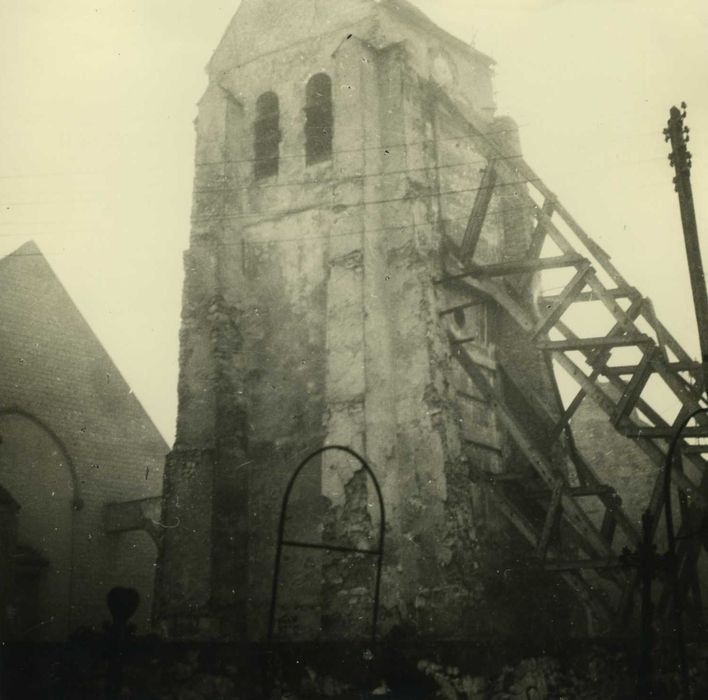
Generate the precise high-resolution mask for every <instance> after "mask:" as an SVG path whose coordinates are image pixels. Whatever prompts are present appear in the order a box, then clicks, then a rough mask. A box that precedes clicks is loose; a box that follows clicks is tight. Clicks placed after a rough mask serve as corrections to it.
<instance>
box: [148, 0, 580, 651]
mask: <svg viewBox="0 0 708 700" xmlns="http://www.w3.org/2000/svg"><path fill="white" fill-rule="evenodd" d="M492 66H493V61H492V60H491V59H490V58H489V57H487V56H485V55H483V54H482V53H480V52H479V51H477V50H475V49H474V48H472V47H471V46H469V45H467V44H465V43H464V42H462V41H460V40H458V39H456V38H454V37H453V36H451V35H449V34H447V33H446V32H444V31H442V30H441V29H440V28H438V27H437V26H436V25H434V24H433V23H432V22H431V21H430V20H428V19H427V18H426V17H425V16H424V15H422V14H421V13H420V12H419V11H418V10H417V9H415V8H414V7H413V6H412V5H411V4H410V3H408V2H406V0H327V1H324V0H287V1H286V0H242V2H241V5H240V8H239V10H238V12H237V13H236V16H235V17H234V19H233V21H232V23H231V25H230V26H229V28H228V29H227V31H226V33H225V35H224V37H223V39H222V41H221V43H220V45H219V47H218V48H217V50H216V52H215V54H214V56H213V58H212V60H211V62H210V63H209V66H208V74H209V85H208V88H207V90H206V92H205V94H204V96H203V98H202V100H201V102H200V103H199V116H198V119H197V122H196V129H197V146H196V161H195V179H194V203H193V214H192V231H191V239H190V246H189V250H188V251H187V252H186V254H185V259H184V260H185V283H184V294H183V309H182V330H181V334H180V342H181V356H180V367H181V371H180V378H179V417H178V425H177V439H176V442H175V445H174V449H173V451H172V453H171V454H170V456H169V458H168V463H167V466H166V471H165V488H164V513H163V521H164V523H165V525H166V528H165V535H164V540H163V543H162V548H161V553H160V561H159V567H158V589H157V595H156V597H157V608H158V609H157V622H158V623H159V627H160V629H162V630H163V631H165V633H167V634H168V635H170V636H172V637H185V636H190V637H204V638H219V639H248V640H262V639H263V638H264V636H265V634H266V628H267V619H268V606H269V603H270V594H271V581H272V575H273V563H274V556H275V543H276V534H277V532H276V531H277V523H278V516H279V512H280V506H281V502H282V498H283V493H284V491H285V487H286V484H287V482H288V479H289V478H290V476H291V475H292V473H293V471H294V470H295V468H296V466H297V465H298V463H299V462H300V461H301V460H302V459H303V458H304V457H305V456H307V455H308V454H310V453H312V452H314V451H315V450H316V449H318V448H319V447H321V446H323V445H333V444H339V445H346V446H348V447H351V448H352V449H354V450H356V451H357V452H358V453H360V454H361V455H363V456H364V457H365V458H366V460H367V462H368V463H369V464H370V465H371V467H372V469H373V471H374V473H375V474H376V476H377V478H378V480H379V482H380V484H381V489H382V492H383V497H384V503H385V510H386V532H385V554H384V560H383V576H382V582H381V610H380V615H379V618H380V625H381V631H382V632H386V631H387V630H391V629H393V628H398V629H399V630H403V631H404V633H406V634H410V635H413V636H422V637H435V638H460V637H466V638H469V637H477V638H484V637H489V636H490V635H497V634H498V635H507V634H508V635H511V634H513V633H514V631H515V630H516V629H518V628H519V627H525V628H527V629H536V630H539V629H540V627H535V626H534V625H535V622H534V620H535V618H533V616H534V615H536V616H537V618H538V620H546V621H549V622H552V623H553V624H555V625H556V628H555V631H556V633H558V630H559V627H558V625H560V626H562V622H559V620H563V619H564V615H566V606H567V600H566V598H567V591H566V589H565V588H564V587H563V584H562V583H560V584H558V583H556V579H555V578H553V579H550V578H548V577H547V576H546V575H545V574H543V573H542V572H536V573H534V572H533V571H527V572H526V573H525V574H524V576H525V577H526V578H524V580H523V582H521V583H520V582H519V580H517V579H515V578H514V577H515V576H517V574H516V573H514V572H513V571H511V570H510V569H509V568H508V562H509V561H510V560H511V559H514V558H516V559H517V560H518V557H519V556H520V555H519V554H518V551H517V550H520V545H518V543H517V539H515V536H514V535H512V534H510V532H509V527H508V525H507V524H506V522H505V521H503V519H502V518H501V516H499V515H497V514H496V511H495V509H494V508H493V507H492V505H491V504H490V503H488V501H487V499H486V497H485V494H484V490H483V489H482V488H481V486H480V482H479V475H480V474H486V473H499V472H502V471H504V470H505V469H506V468H507V467H508V465H509V464H510V463H512V462H513V461H514V458H515V451H514V450H515V448H514V447H513V446H512V445H511V444H510V442H509V441H508V440H507V438H506V437H505V434H504V431H503V430H502V429H501V427H500V426H499V425H498V423H497V418H496V417H495V414H494V410H493V407H492V406H491V405H490V403H489V402H488V400H487V399H486V398H485V396H484V395H483V393H482V392H480V390H479V387H477V386H475V385H474V382H472V381H471V380H470V378H469V377H468V376H467V375H466V374H465V373H464V372H462V371H461V369H460V367H459V366H458V365H457V364H456V363H454V362H453V361H452V359H451V351H450V337H454V338H456V340H455V342H459V343H465V345H466V348H467V351H468V352H469V353H470V356H471V357H473V358H474V361H475V364H476V366H477V368H478V369H479V371H480V372H482V373H483V375H484V376H485V377H486V378H487V379H488V381H489V382H490V383H491V384H494V383H496V382H500V381H501V380H500V379H499V378H498V377H497V359H498V355H499V354H500V353H504V354H505V357H506V358H507V361H508V363H509V364H512V365H514V366H515V367H516V368H517V369H518V370H519V371H521V372H524V373H525V374H526V376H527V377H528V381H529V382H530V384H531V385H532V386H534V388H535V389H536V391H537V393H538V395H539V396H543V395H544V394H545V395H549V392H551V391H552V384H551V381H550V375H549V373H548V367H547V365H545V364H544V363H543V361H542V360H541V358H540V356H539V355H538V353H536V351H534V350H533V349H532V348H531V346H530V345H528V346H527V345H524V343H523V341H521V340H519V339H518V338H517V337H516V335H515V331H514V330H513V329H512V328H511V326H509V325H508V323H507V322H506V321H505V319H504V318H503V317H502V315H500V314H497V313H495V311H494V309H493V307H492V306H490V305H489V303H488V302H487V301H486V300H485V298H484V297H483V296H481V295H480V296H479V297H478V298H477V300H476V301H475V302H474V303H469V302H465V303H462V301H461V300H460V299H459V298H456V295H455V290H454V285H453V286H452V287H446V288H443V287H441V286H440V285H438V284H436V282H437V281H438V280H439V278H440V277H441V276H442V275H443V274H444V256H445V249H446V245H449V244H450V242H451V243H452V244H453V245H457V246H471V245H474V249H475V253H474V260H475V262H476V263H478V264H494V263H502V262H504V261H506V260H510V259H518V258H519V256H520V254H521V252H522V251H524V250H526V249H527V248H528V245H529V239H530V236H531V229H532V226H531V223H530V218H529V217H528V216H527V212H526V211H525V207H524V206H522V205H520V204H519V201H520V200H519V197H518V189H519V188H520V187H523V185H521V184H519V183H518V182H516V183H515V182H504V181H500V180H497V181H496V182H490V180H491V179H493V177H494V175H493V173H492V172H491V171H490V169H489V157H490V156H489V150H488V148H487V146H486V145H485V144H486V143H487V142H488V140H489V139H492V140H493V141H494V142H495V143H499V144H503V145H504V147H505V148H506V149H507V150H509V151H511V152H516V153H518V149H519V144H518V138H517V134H516V132H515V128H514V125H513V123H512V122H511V121H510V120H508V119H500V118H496V117H495V107H494V98H493V90H492ZM470 124H473V125H474V129H471V128H470ZM493 185H494V189H493V193H492V186H493ZM485 200H486V201H485ZM475 202H477V203H478V204H479V206H481V207H482V208H483V209H484V211H485V214H486V216H485V217H483V218H484V225H483V226H482V225H481V222H480V226H477V224H476V223H475V220H474V218H470V217H469V212H470V211H471V210H472V208H473V205H474V204H475ZM525 289H526V290H527V293H526V296H525V297H524V298H523V299H521V301H520V302H519V303H524V304H527V305H528V306H532V305H533V280H531V281H530V282H529V283H528V284H527V285H526V287H525ZM450 334H453V335H452V336H451V335H450ZM289 515H290V518H289V520H288V523H287V527H288V528H289V529H288V536H289V537H298V538H300V539H306V540H308V541H317V542H331V543H333V544H340V545H346V546H353V547H371V546H374V545H375V544H376V541H375V535H376V528H377V525H378V523H379V518H380V513H379V510H378V507H377V504H376V500H375V497H374V490H373V485H372V483H371V482H370V480H368V479H367V478H366V474H365V473H364V472H363V470H361V469H360V468H359V467H358V465H357V464H355V463H354V462H349V461H347V459H345V458H343V457H341V456H338V455H336V454H334V453H326V454H325V455H323V456H322V457H321V458H319V459H318V460H317V461H316V462H315V463H312V464H310V465H308V467H307V468H306V470H305V471H304V472H303V476H302V479H300V480H299V481H298V484H297V486H296V489H295V491H294V492H293V499H292V500H291V504H290V510H289ZM522 568H523V567H522ZM373 578H374V577H373V566H372V562H371V561H361V558H359V559H357V557H356V556H348V555H343V554H341V553H340V554H338V553H336V552H335V553H326V554H325V553H320V552H317V551H314V550H313V551H304V550H291V551H288V552H287V554H286V555H285V559H284V563H283V568H282V571H281V580H280V588H279V591H280V592H279V606H278V610H277V634H278V635H279V636H280V637H287V638H293V639H326V638H330V637H343V636H352V637H365V636H366V635H367V634H368V629H369V628H368V625H369V616H370V610H371V605H372V604H373V601H372V590H373ZM534 586H536V588H534ZM530 600H533V604H529V603H530ZM568 624H572V620H571V619H570V618H568Z"/></svg>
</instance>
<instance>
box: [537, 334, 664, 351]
mask: <svg viewBox="0 0 708 700" xmlns="http://www.w3.org/2000/svg"><path fill="white" fill-rule="evenodd" d="M651 342H652V339H651V338H650V337H649V336H647V335H644V334H643V333H637V334H635V335H631V336H627V335H624V336H616V337H614V338H613V337H608V336H606V335H603V336H599V337H597V338H566V339H565V340H542V341H540V342H538V343H536V347H538V348H539V349H540V350H551V351H553V352H568V351H572V350H584V349H594V348H606V347H611V348H619V347H628V346H631V345H646V344H648V343H651Z"/></svg>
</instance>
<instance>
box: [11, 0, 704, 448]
mask: <svg viewBox="0 0 708 700" xmlns="http://www.w3.org/2000/svg"><path fill="white" fill-rule="evenodd" d="M329 1H330V2H336V1H337V0H329ZM413 2H414V3H415V4H416V5H418V6H419V7H420V8H421V9H422V10H424V11H425V12H427V13H428V14H429V15H430V16H431V17H432V18H433V19H434V20H435V21H437V22H438V23H439V24H440V25H441V26H443V27H444V28H446V29H448V30H449V31H451V32H453V33H454V34H456V35H457V36H459V37H460V38H462V39H464V40H465V41H474V43H475V45H476V46H477V48H479V49H480V50H482V51H484V52H485V53H488V54H490V55H491V56H493V57H494V58H495V59H496V61H497V63H498V65H497V79H496V91H497V103H498V107H499V112H500V113H501V114H509V115H511V116H513V117H514V118H515V119H516V121H517V122H518V123H519V125H520V126H521V137H522V144H523V148H524V151H525V155H526V158H527V160H528V161H529V162H530V164H531V165H532V167H534V168H535V169H536V171H537V172H538V173H539V174H540V175H541V177H542V178H543V179H544V180H545V181H546V183H547V184H548V185H549V186H550V187H551V189H552V190H554V191H555V192H556V194H557V195H559V197H560V199H561V200H562V201H563V203H564V204H565V205H566V207H567V208H569V209H570V211H571V212H572V213H573V214H574V216H575V218H576V219H578V220H579V221H580V222H581V224H583V225H584V226H585V228H586V229H587V230H588V231H589V232H590V233H591V234H592V235H593V236H594V237H595V238H596V239H597V240H598V241H599V242H600V243H601V244H602V245H603V246H604V247H605V248H606V249H607V250H608V251H609V252H610V253H611V254H612V256H613V257H614V259H615V263H616V265H617V266H618V267H619V268H620V269H621V270H622V272H623V273H624V274H625V276H626V277H627V278H628V279H629V281H630V282H631V283H632V284H634V285H636V286H638V287H639V288H640V290H641V291H642V292H643V293H644V294H646V295H648V296H650V297H651V298H652V299H654V301H655V303H656V306H657V309H658V311H659V315H660V316H661V317H662V318H663V320H664V322H665V323H666V324H667V325H668V326H669V327H670V329H671V330H672V331H673V332H674V333H675V334H676V335H678V336H679V338H680V339H681V341H682V342H683V343H684V344H685V345H686V346H687V348H688V349H689V350H690V351H691V352H692V354H694V355H696V354H697V341H696V339H695V338H696V332H695V321H694V318H693V311H692V306H691V298H690V288H689V285H688V279H687V271H686V263H685V253H684V251H683V247H682V246H683V241H682V237H681V228H680V220H679V214H678V207H677V202H676V195H675V193H674V191H673V186H672V183H671V179H672V173H671V170H670V168H669V167H668V164H667V161H666V155H667V153H668V148H667V145H666V144H665V143H664V142H663V138H662V135H661V131H662V129H663V127H664V126H665V122H666V119H667V116H668V109H669V107H670V106H671V105H672V104H674V103H678V102H680V101H681V100H685V101H686V102H687V103H688V120H687V123H688V124H689V126H690V127H691V128H692V142H691V150H692V152H693V154H694V168H693V181H694V193H695V197H696V206H697V209H698V215H699V230H701V231H703V232H704V235H703V236H702V245H703V249H704V251H705V250H706V249H708V240H706V234H705V231H706V225H708V197H706V191H707V190H706V188H707V187H708V93H707V92H706V90H707V87H706V86H708V3H706V2H705V0H675V1H674V2H666V0H664V1H663V2H658V1H657V0H481V1H480V0H413ZM285 5H287V3H286V2H284V6H285ZM237 6H238V2H237V1H236V0H233V1H231V2H225V1H221V2H217V1H216V0H212V1H211V2H209V0H201V2H197V1H196V0H169V1H168V0H1V2H0V254H5V253H8V252H10V251H12V250H14V249H15V248H17V247H19V246H20V245H21V244H22V243H24V242H25V241H26V240H29V239H34V240H35V241H36V242H37V243H38V244H39V246H40V247H41V248H42V250H43V251H44V253H45V254H46V257H47V258H48V260H49V262H50V263H51V265H52V266H53V268H54V269H55V271H56V272H57V274H58V275H59V277H60V278H61V280H62V282H63V283H64V285H65V287H66V288H67V290H68V291H69V293H70V294H71V295H72V297H73V298H74V300H75V301H76V303H77V305H78V306H79V308H80V309H81V311H82V312H83V313H84V315H85V317H86V318H87V320H88V321H89V323H90V324H91V326H92V327H93V328H94V330H95V332H96V333H97V335H98V337H99V338H100V340H101V341H102V342H103V343H104V345H105V347H106V348H107V350H108V352H109V353H110V354H111V356H112V357H113V359H114V360H115V362H116V364H117V365H118V367H119V369H120V370H121V371H122V372H123V374H124V376H125V377H126V379H127V380H128V382H129V383H130V385H131V386H132V388H133V389H134V391H135V393H136V394H137V395H138V397H139V398H140V400H141V401H142V402H143V405H144V406H145V407H146V409H147V410H148V412H149V413H150V414H151V415H152V417H153V419H154V420H155V422H156V423H157V425H158V427H159V428H160V430H161V431H162V432H163V434H164V435H165V436H166V437H167V439H168V441H170V442H171V441H172V438H173V433H174V421H175V415H176V391H177V352H178V343H177V334H178V328H179V311H180V296H181V283H182V262H181V256H182V251H183V250H184V249H185V248H186V246H187V240H188V233H189V214H190V206H191V181H192V173H193V168H192V161H193V147H194V131H193V126H192V121H193V119H194V117H195V116H196V102H197V100H198V99H199V97H200V96H201V93H202V92H203V90H204V88H205V86H206V76H205V73H204V66H205V64H206V63H207V61H208V59H209V57H210V55H211V52H212V51H213V49H214V48H215V47H216V44H217V42H218V40H219V38H220V37H221V34H222V32H223V31H224V29H225V27H226V25H227V22H228V21H229V19H230V18H231V16H232V15H233V13H234V12H235V10H236V8H237ZM704 257H705V256H704Z"/></svg>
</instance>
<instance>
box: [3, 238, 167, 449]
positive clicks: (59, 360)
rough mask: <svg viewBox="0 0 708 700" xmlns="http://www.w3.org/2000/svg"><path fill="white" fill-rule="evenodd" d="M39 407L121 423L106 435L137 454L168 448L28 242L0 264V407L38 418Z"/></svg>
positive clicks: (80, 417)
mask: <svg viewBox="0 0 708 700" xmlns="http://www.w3.org/2000/svg"><path fill="white" fill-rule="evenodd" d="M47 402H55V403H57V405H60V406H61V407H62V410H65V411H70V412H71V413H72V414H73V416H74V418H75V419H76V420H80V421H82V422H83V423H85V424H90V423H91V422H96V423H99V422H101V421H98V419H97V417H96V420H95V421H93V419H92V415H91V414H92V413H93V414H99V413H103V414H104V415H105V417H106V419H107V421H115V422H117V423H120V424H121V425H120V426H116V431H113V432H114V433H116V432H120V433H121V434H123V435H125V436H126V437H127V436H128V435H131V437H132V439H133V440H134V441H136V442H140V443H141V444H142V449H147V450H148V451H150V452H153V451H162V453H163V454H164V453H165V452H166V451H167V449H168V448H167V443H166V442H165V440H164V438H163V437H162V435H161V434H160V432H159V431H158V429H157V427H156V426H155V424H154V423H153V421H152V419H151V418H150V417H149V415H148V414H147V413H146V412H145V410H144V409H143V407H142V405H141V404H140V402H139V401H138V399H137V397H136V396H135V395H134V393H133V392H132V390H131V389H130V387H129V386H128V383H127V382H126V381H125V379H124V378H123V376H122V374H121V372H120V371H119V370H118V368H117V367H116V365H115V363H114V362H113V360H112V359H111V357H110V356H109V354H108V353H107V352H106V350H105V348H104V347H103V345H102V344H101V342H100V341H99V340H98V338H97V337H96V335H95V333H94V332H93V330H92V329H91V327H90V326H89V324H88V323H87V322H86V320H85V319H84V317H83V315H82V314H81V312H80V311H79V309H78V308H77V307H76V305H75V303H74V302H73V300H72V299H71V297H70V296H69V294H68V293H67V292H66V290H65V289H64V286H63V285H62V284H61V282H60V281H59V279H58V277H57V276H56V274H55V273H54V271H53V270H52V268H51V266H50V265H49V263H48V262H47V260H46V258H45V257H44V255H43V254H42V252H41V250H40V249H39V247H38V246H37V244H36V243H35V242H34V241H28V242H27V243H25V244H24V245H22V246H20V247H19V248H18V249H17V250H15V251H14V252H12V253H10V254H9V255H6V256H5V257H4V258H2V259H0V409H2V410H7V409H8V408H17V407H21V408H22V409H23V410H26V411H29V412H31V413H34V414H36V415H38V416H41V415H42V413H43V412H44V411H46V410H50V407H49V406H47V405H46V403H47ZM107 421H104V422H107ZM48 423H49V424H55V423H56V421H51V420H50V421H48ZM118 428H120V429H118ZM97 430H98V429H97ZM57 432H60V431H57ZM97 434H98V432H97ZM73 437H74V438H76V439H78V436H73ZM106 437H107V439H110V435H109V434H108V432H107V434H106ZM62 438H63V439H65V440H66V439H67V436H66V435H62Z"/></svg>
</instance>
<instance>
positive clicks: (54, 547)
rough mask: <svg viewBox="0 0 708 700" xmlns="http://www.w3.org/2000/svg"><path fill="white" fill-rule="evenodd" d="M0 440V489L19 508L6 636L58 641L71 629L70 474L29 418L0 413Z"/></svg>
mask: <svg viewBox="0 0 708 700" xmlns="http://www.w3.org/2000/svg"><path fill="white" fill-rule="evenodd" d="M0 438H1V439H2V443H1V444H0V484H2V486H4V487H5V488H6V489H7V491H8V492H9V493H10V494H12V497H13V498H14V499H15V500H16V501H17V503H18V504H19V505H20V511H19V512H18V514H17V543H18V547H17V552H16V556H15V567H14V568H15V576H16V582H15V586H14V588H15V594H14V596H13V599H12V600H11V602H10V607H11V609H10V616H9V617H10V623H11V626H10V630H9V631H10V634H11V635H12V636H13V637H16V638H22V639H39V640H60V639H64V638H65V637H66V635H67V634H68V632H69V630H70V629H71V612H70V611H71V606H70V604H71V592H72V585H73V581H72V569H73V566H72V565H73V561H72V559H73V519H74V516H75V512H74V510H75V506H76V504H77V503H78V502H79V501H78V493H77V482H76V474H75V471H74V468H73V465H72V463H71V459H70V457H69V456H68V454H67V453H66V450H65V449H64V448H63V446H62V444H61V443H60V441H59V440H58V438H57V437H56V436H55V435H54V434H53V432H52V431H51V429H49V428H48V427H47V426H45V425H44V424H43V423H42V422H41V421H40V420H39V419H37V418H36V417H34V416H32V415H30V414H27V413H24V412H22V411H0Z"/></svg>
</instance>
